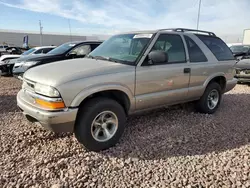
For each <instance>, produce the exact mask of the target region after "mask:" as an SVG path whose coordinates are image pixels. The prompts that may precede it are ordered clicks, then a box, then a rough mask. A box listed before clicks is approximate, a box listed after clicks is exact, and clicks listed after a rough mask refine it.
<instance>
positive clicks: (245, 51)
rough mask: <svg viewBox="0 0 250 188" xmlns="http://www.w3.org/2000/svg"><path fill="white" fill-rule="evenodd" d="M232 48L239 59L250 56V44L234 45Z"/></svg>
mask: <svg viewBox="0 0 250 188" xmlns="http://www.w3.org/2000/svg"><path fill="white" fill-rule="evenodd" d="M230 49H231V50H232V52H233V55H234V56H235V57H237V59H238V60H241V59H245V58H247V59H249V57H250V45H233V46H231V47H230Z"/></svg>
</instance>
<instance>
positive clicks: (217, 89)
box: [196, 82, 222, 114]
mask: <svg viewBox="0 0 250 188" xmlns="http://www.w3.org/2000/svg"><path fill="white" fill-rule="evenodd" d="M221 95H222V92H221V86H220V85H219V84H218V83H216V82H213V83H210V84H209V85H208V86H207V88H206V90H205V92H204V94H203V95H202V97H201V98H200V100H199V101H197V103H196V109H197V111H199V112H201V113H206V114H213V113H214V112H215V111H216V110H217V109H218V107H219V105H220V102H221Z"/></svg>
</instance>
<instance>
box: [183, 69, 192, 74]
mask: <svg viewBox="0 0 250 188" xmlns="http://www.w3.org/2000/svg"><path fill="white" fill-rule="evenodd" d="M183 72H184V73H190V72H191V69H190V68H184V71H183Z"/></svg>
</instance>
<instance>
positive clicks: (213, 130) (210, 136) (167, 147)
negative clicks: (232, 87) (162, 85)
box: [102, 94, 250, 160]
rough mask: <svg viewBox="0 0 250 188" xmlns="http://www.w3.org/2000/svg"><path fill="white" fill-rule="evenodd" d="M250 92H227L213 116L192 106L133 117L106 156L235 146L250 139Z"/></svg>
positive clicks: (197, 152)
mask: <svg viewBox="0 0 250 188" xmlns="http://www.w3.org/2000/svg"><path fill="white" fill-rule="evenodd" d="M249 114H250V95H249V94H226V95H224V96H223V102H222V104H221V107H220V109H219V110H218V111H217V112H216V113H215V114H214V115H207V114H199V113H195V112H193V109H192V108H190V107H186V106H182V107H180V108H176V107H174V108H169V109H161V110H157V111H151V112H147V113H145V114H144V115H140V116H133V117H130V118H129V120H128V127H127V129H126V130H125V134H124V136H123V138H122V139H121V141H120V143H119V144H118V145H117V146H116V147H114V148H111V149H109V150H106V151H103V152H102V153H103V154H104V155H108V156H112V157H118V158H130V157H131V158H139V159H144V160H154V159H165V158H169V157H174V156H193V155H202V154H208V153H212V152H215V153H217V152H223V151H226V150H231V149H236V148H239V147H241V146H244V145H246V144H249V142H250V115H249Z"/></svg>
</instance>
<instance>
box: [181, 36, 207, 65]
mask: <svg viewBox="0 0 250 188" xmlns="http://www.w3.org/2000/svg"><path fill="white" fill-rule="evenodd" d="M183 36H184V39H185V42H186V45H187V50H188V56H189V63H206V62H208V59H207V56H206V55H205V53H204V52H203V51H202V49H201V48H200V47H199V45H198V44H197V43H196V42H195V41H194V40H193V39H191V38H190V37H189V36H187V35H183ZM188 40H190V41H191V42H193V43H194V44H195V45H196V46H197V47H198V48H199V49H200V51H201V52H202V54H203V55H204V57H205V58H206V61H191V60H190V51H189V45H188Z"/></svg>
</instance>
